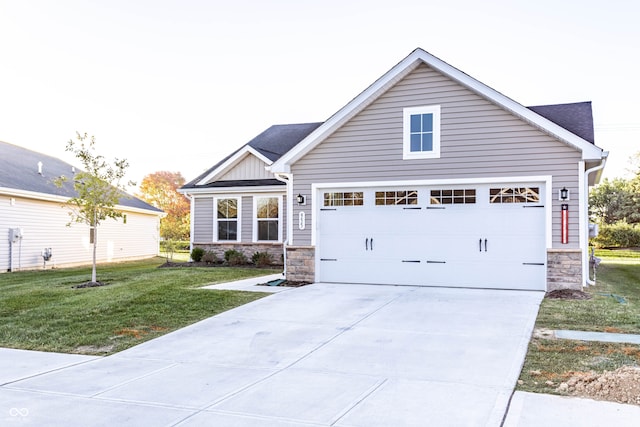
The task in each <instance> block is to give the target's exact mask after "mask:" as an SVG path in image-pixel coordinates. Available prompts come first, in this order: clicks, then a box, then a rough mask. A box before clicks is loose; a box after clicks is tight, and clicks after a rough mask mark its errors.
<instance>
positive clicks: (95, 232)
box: [91, 217, 98, 283]
mask: <svg viewBox="0 0 640 427" xmlns="http://www.w3.org/2000/svg"><path fill="white" fill-rule="evenodd" d="M97 248H98V224H97V223H96V221H95V217H94V221H93V267H92V268H91V281H92V282H93V283H96V282H97V281H98V280H97V277H96V252H97V251H96V250H97Z"/></svg>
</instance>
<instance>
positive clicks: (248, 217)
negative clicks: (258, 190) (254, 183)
mask: <svg viewBox="0 0 640 427" xmlns="http://www.w3.org/2000/svg"><path fill="white" fill-rule="evenodd" d="M240 238H241V241H242V242H245V243H248V242H252V241H253V196H243V197H242V235H241V236H240Z"/></svg>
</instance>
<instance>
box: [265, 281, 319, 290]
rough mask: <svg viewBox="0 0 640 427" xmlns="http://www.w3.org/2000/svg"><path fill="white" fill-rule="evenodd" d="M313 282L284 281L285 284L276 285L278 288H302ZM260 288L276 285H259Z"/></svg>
mask: <svg viewBox="0 0 640 427" xmlns="http://www.w3.org/2000/svg"><path fill="white" fill-rule="evenodd" d="M310 284H311V282H300V281H296V280H284V281H283V282H281V283H279V284H277V285H275V286H276V287H278V286H287V287H289V288H299V287H300V286H305V285H310ZM258 286H274V285H270V284H268V283H258Z"/></svg>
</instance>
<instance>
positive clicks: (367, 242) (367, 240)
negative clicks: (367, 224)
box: [364, 237, 369, 251]
mask: <svg viewBox="0 0 640 427" xmlns="http://www.w3.org/2000/svg"><path fill="white" fill-rule="evenodd" d="M364 250H365V251H368V250H369V238H368V237H367V238H366V239H364Z"/></svg>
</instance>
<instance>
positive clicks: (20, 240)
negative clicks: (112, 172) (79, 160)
mask: <svg viewBox="0 0 640 427" xmlns="http://www.w3.org/2000/svg"><path fill="white" fill-rule="evenodd" d="M74 172H75V169H74V168H73V166H71V165H70V164H68V163H66V162H63V161H62V160H59V159H56V158H55V157H51V156H47V155H45V154H41V153H37V152H35V151H31V150H27V149H25V148H22V147H19V146H16V145H13V144H9V143H6V142H0V239H1V242H2V243H0V271H2V272H6V271H17V270H20V269H34V268H42V267H43V266H45V265H46V267H47V268H48V267H62V266H72V265H82V264H90V263H91V261H92V245H91V243H90V241H89V227H88V226H87V225H86V224H81V223H75V222H74V223H72V224H71V225H70V226H67V224H69V222H70V220H71V218H70V216H69V208H68V207H65V206H64V205H65V203H66V202H67V201H68V200H69V198H70V197H73V196H74V195H75V192H74V190H73V182H72V180H71V181H69V182H67V183H65V185H64V186H63V187H60V188H58V187H56V185H55V184H54V183H53V180H54V179H55V178H57V177H59V176H61V175H64V176H66V177H69V178H71V177H73V173H74ZM117 208H118V209H120V210H121V211H122V212H123V214H124V217H122V218H119V219H118V220H112V219H108V220H106V221H103V222H102V223H101V224H100V227H99V228H98V251H97V260H98V262H112V261H123V260H131V259H140V258H147V257H152V256H155V255H157V254H158V252H159V241H160V218H161V217H162V216H163V215H164V213H163V212H162V211H161V210H159V209H157V208H155V207H153V206H151V205H149V204H148V203H146V202H144V201H142V200H140V199H137V198H135V197H133V196H130V197H123V198H122V199H120V204H119V205H118V206H117ZM47 249H50V253H51V257H50V259H49V260H48V261H46V264H45V258H44V257H43V253H44V252H45V250H47Z"/></svg>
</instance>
